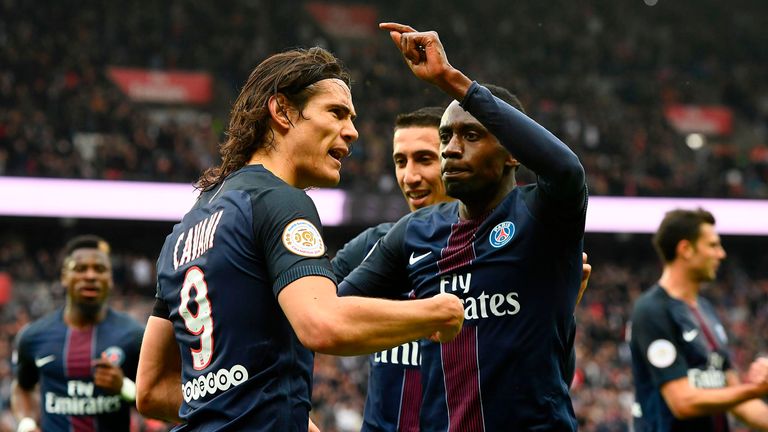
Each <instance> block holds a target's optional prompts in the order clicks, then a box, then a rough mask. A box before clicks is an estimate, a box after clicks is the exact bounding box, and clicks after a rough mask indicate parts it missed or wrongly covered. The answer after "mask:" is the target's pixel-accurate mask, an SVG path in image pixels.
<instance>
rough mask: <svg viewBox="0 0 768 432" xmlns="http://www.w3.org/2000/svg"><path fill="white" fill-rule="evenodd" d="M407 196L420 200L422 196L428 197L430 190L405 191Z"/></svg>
mask: <svg viewBox="0 0 768 432" xmlns="http://www.w3.org/2000/svg"><path fill="white" fill-rule="evenodd" d="M405 196H407V197H408V198H409V199H412V200H420V199H422V198H426V197H428V196H429V191H425V190H417V191H408V192H406V193H405Z"/></svg>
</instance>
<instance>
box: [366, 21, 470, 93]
mask: <svg viewBox="0 0 768 432" xmlns="http://www.w3.org/2000/svg"><path fill="white" fill-rule="evenodd" d="M379 28H380V29H382V30H387V31H389V36H390V37H391V38H392V42H394V43H395V46H396V47H397V48H398V49H399V50H400V53H401V54H402V55H403V58H404V59H405V63H406V64H407V65H408V67H409V68H410V69H411V72H413V74H414V75H416V76H417V77H418V78H420V79H422V80H424V81H427V82H428V83H431V84H434V85H436V86H438V87H440V88H441V89H442V90H443V91H445V92H446V93H448V94H449V95H451V96H452V97H453V98H455V99H457V100H461V99H462V98H463V97H464V95H465V94H466V93H467V90H468V89H469V86H470V85H471V84H472V81H471V80H470V79H469V78H467V77H466V76H465V75H464V74H463V73H461V72H460V71H459V70H457V69H455V68H454V67H453V66H451V64H450V63H448V57H447V56H446V54H445V49H444V48H443V44H442V42H440V38H439V36H438V34H437V32H434V31H427V32H419V31H416V29H414V28H413V27H411V26H409V25H405V24H398V23H392V22H388V23H381V24H379Z"/></svg>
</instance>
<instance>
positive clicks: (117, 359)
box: [101, 346, 125, 366]
mask: <svg viewBox="0 0 768 432" xmlns="http://www.w3.org/2000/svg"><path fill="white" fill-rule="evenodd" d="M101 358H103V359H107V361H108V362H110V363H112V364H113V365H115V366H122V365H123V362H124V361H125V352H124V351H123V349H122V348H120V347H118V346H111V347H109V348H107V349H105V350H104V351H102V352H101Z"/></svg>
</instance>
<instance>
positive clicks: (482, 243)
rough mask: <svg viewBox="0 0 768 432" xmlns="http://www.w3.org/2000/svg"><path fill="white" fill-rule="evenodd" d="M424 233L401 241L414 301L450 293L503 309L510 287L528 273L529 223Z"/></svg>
mask: <svg viewBox="0 0 768 432" xmlns="http://www.w3.org/2000/svg"><path fill="white" fill-rule="evenodd" d="M425 232H426V231H423V232H419V231H418V230H417V231H415V232H413V233H409V234H410V235H408V236H407V237H406V239H407V240H406V249H405V252H406V254H407V257H408V274H409V279H410V281H411V285H412V287H413V288H414V292H415V294H416V296H417V297H419V298H423V297H431V296H433V295H435V294H436V293H439V292H450V293H454V294H456V295H458V296H459V297H462V298H465V297H467V296H490V297H492V298H493V299H494V300H490V297H489V300H488V301H489V302H490V303H489V304H495V303H498V302H501V303H506V302H507V300H506V297H505V296H506V295H507V294H509V293H510V292H511V287H512V286H514V285H515V281H520V280H523V279H526V278H527V273H528V271H529V270H531V267H530V265H529V263H530V261H531V260H532V259H533V252H532V249H535V248H536V246H535V238H536V235H537V234H536V232H535V227H534V226H533V224H532V223H531V222H530V220H529V219H526V218H516V217H513V216H508V217H503V218H496V219H495V220H493V221H486V222H485V223H482V224H478V225H471V224H464V225H461V224H452V225H446V226H445V227H442V229H436V230H434V231H433V232H431V233H430V234H431V235H425V234H424V233H425ZM502 297H504V299H502Z"/></svg>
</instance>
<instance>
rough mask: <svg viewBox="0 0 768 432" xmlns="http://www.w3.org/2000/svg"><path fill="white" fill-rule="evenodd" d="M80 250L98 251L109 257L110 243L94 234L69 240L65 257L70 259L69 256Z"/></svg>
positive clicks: (65, 249)
mask: <svg viewBox="0 0 768 432" xmlns="http://www.w3.org/2000/svg"><path fill="white" fill-rule="evenodd" d="M78 249H98V250H100V251H102V252H104V253H105V254H107V255H109V252H110V246H109V243H108V242H107V241H106V240H104V239H103V238H101V237H99V236H97V235H93V234H86V235H81V236H77V237H74V238H72V239H71V240H69V241H68V242H67V244H66V245H65V246H64V257H65V258H69V256H70V255H72V253H73V252H74V251H76V250H78Z"/></svg>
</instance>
